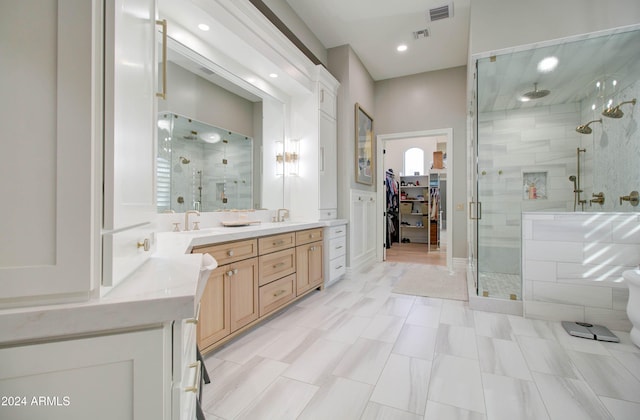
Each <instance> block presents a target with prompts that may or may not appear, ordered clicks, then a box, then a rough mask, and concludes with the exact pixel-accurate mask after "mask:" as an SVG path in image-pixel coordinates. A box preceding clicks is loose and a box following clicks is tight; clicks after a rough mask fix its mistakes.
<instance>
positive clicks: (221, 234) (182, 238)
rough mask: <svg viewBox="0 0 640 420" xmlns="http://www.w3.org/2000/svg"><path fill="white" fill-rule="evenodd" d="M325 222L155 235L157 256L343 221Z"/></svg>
mask: <svg viewBox="0 0 640 420" xmlns="http://www.w3.org/2000/svg"><path fill="white" fill-rule="evenodd" d="M338 220H339V221H335V220H327V221H324V220H323V221H318V222H305V221H293V222H274V223H260V224H256V225H249V226H236V227H223V226H218V227H214V228H204V229H200V230H190V231H186V232H160V233H158V234H157V238H158V248H157V253H158V254H159V255H177V254H184V253H189V252H191V250H192V249H193V247H196V246H201V245H208V244H217V243H223V242H229V241H238V240H241V239H251V238H257V237H260V236H267V235H277V234H278V233H286V232H291V231H292V230H304V229H313V228H316V227H325V226H334V225H341V224H345V223H346V222H347V221H346V220H340V219H338Z"/></svg>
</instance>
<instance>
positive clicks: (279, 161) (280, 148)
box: [276, 141, 284, 176]
mask: <svg viewBox="0 0 640 420" xmlns="http://www.w3.org/2000/svg"><path fill="white" fill-rule="evenodd" d="M276 175H277V176H280V175H284V143H283V142H281V141H277V142H276Z"/></svg>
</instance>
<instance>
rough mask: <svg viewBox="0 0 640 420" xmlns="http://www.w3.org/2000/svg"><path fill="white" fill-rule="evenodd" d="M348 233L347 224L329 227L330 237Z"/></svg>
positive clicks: (328, 233) (328, 234)
mask: <svg viewBox="0 0 640 420" xmlns="http://www.w3.org/2000/svg"><path fill="white" fill-rule="evenodd" d="M346 234H347V225H340V226H332V227H329V228H327V236H328V237H329V239H333V238H339V237H341V236H346Z"/></svg>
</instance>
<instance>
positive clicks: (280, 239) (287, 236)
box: [258, 232, 296, 255]
mask: <svg viewBox="0 0 640 420" xmlns="http://www.w3.org/2000/svg"><path fill="white" fill-rule="evenodd" d="M294 246H296V235H295V232H289V233H283V234H281V235H273V236H267V237H264V238H259V239H258V251H259V252H260V255H263V254H268V253H270V252H275V251H281V250H283V249H287V248H292V247H294Z"/></svg>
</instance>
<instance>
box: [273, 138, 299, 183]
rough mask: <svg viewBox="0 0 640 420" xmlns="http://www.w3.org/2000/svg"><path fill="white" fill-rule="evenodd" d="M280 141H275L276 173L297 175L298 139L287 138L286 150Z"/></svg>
mask: <svg viewBox="0 0 640 420" xmlns="http://www.w3.org/2000/svg"><path fill="white" fill-rule="evenodd" d="M283 146H284V145H283V143H282V142H281V141H277V142H276V175H284V174H285V173H286V174H287V175H298V167H299V166H298V161H299V160H300V141H299V140H289V141H288V142H287V150H286V151H285V150H284V147H283Z"/></svg>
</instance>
